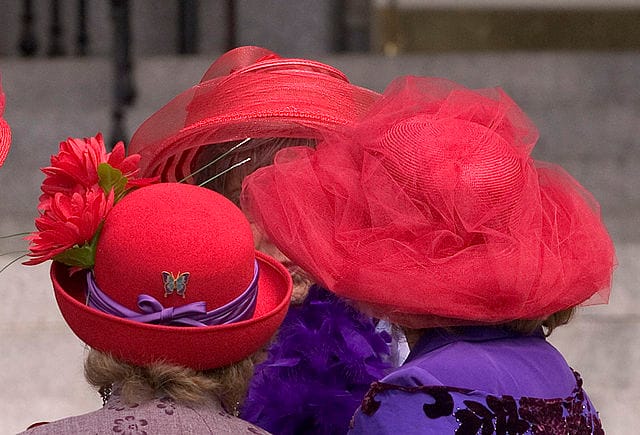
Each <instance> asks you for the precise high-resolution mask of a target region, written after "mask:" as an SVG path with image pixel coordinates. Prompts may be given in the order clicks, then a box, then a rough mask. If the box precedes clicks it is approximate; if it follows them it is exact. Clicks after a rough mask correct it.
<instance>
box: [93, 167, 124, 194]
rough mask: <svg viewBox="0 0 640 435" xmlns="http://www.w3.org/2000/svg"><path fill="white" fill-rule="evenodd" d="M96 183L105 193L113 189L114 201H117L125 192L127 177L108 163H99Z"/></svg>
mask: <svg viewBox="0 0 640 435" xmlns="http://www.w3.org/2000/svg"><path fill="white" fill-rule="evenodd" d="M98 184H99V185H100V187H102V190H104V193H105V195H108V194H109V192H110V191H111V190H112V189H113V196H114V201H115V202H118V201H119V200H120V199H122V197H123V196H124V195H125V193H126V192H125V189H126V187H127V177H125V176H124V175H122V172H121V171H120V170H119V169H116V168H114V167H113V166H111V165H110V164H108V163H100V164H99V165H98Z"/></svg>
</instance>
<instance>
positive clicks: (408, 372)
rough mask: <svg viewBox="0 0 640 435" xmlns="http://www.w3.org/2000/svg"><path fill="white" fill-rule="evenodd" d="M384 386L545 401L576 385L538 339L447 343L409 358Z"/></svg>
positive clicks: (548, 346)
mask: <svg viewBox="0 0 640 435" xmlns="http://www.w3.org/2000/svg"><path fill="white" fill-rule="evenodd" d="M383 381H384V382H388V383H392V384H396V385H405V386H418V385H446V386H449V387H460V388H468V389H474V390H482V391H485V392H488V393H491V394H510V395H514V396H533V397H545V398H550V397H564V396H566V395H568V394H570V393H571V391H573V389H574V388H575V386H576V383H575V377H574V375H573V371H572V370H571V368H570V367H569V365H568V364H567V362H566V360H565V359H564V358H563V357H562V355H561V354H560V352H558V351H557V350H556V349H555V348H554V347H553V346H552V345H551V344H550V343H548V342H547V341H546V340H544V338H538V337H520V338H507V339H496V340H486V341H481V342H479V341H476V342H473V341H464V340H460V341H455V342H451V343H448V344H446V345H444V346H441V347H438V348H436V349H431V350H429V351H427V352H422V353H420V354H418V355H414V357H413V358H412V359H411V361H409V362H407V363H406V364H405V365H404V366H402V367H400V368H399V369H398V370H396V371H395V372H393V373H391V374H390V375H389V376H387V377H386V378H384V379H383Z"/></svg>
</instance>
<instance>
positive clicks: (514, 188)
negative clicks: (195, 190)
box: [241, 77, 615, 328]
mask: <svg viewBox="0 0 640 435" xmlns="http://www.w3.org/2000/svg"><path fill="white" fill-rule="evenodd" d="M537 138H538V133H537V130H536V128H535V126H534V125H533V124H532V123H531V121H530V120H529V119H528V118H527V116H526V115H525V114H524V113H523V112H522V111H521V110H520V108H519V107H518V106H517V105H516V104H515V103H514V102H513V101H512V100H511V99H510V98H509V97H508V96H507V95H506V94H505V93H504V92H503V91H502V90H500V89H486V90H478V91H474V90H470V89H467V88H464V87H463V86H461V85H458V84H456V83H453V82H450V81H447V80H444V79H435V78H419V77H405V78H400V79H397V80H396V81H395V82H394V83H392V84H391V85H390V86H389V87H388V89H387V90H386V91H385V93H384V95H383V97H382V98H381V99H380V100H379V102H378V103H376V104H375V105H374V106H373V107H372V109H371V111H370V113H368V114H367V115H365V116H364V117H363V119H362V120H361V121H360V122H358V123H356V124H355V125H353V126H352V127H351V128H347V129H346V130H345V131H344V132H342V133H341V134H339V135H336V136H335V137H329V138H327V139H326V140H325V141H323V142H320V143H319V144H318V145H317V148H316V149H315V150H314V149H310V148H303V147H293V148H286V149H283V150H281V151H279V152H278V154H276V156H275V159H274V164H273V165H272V166H267V167H264V168H260V169H258V170H257V171H256V172H254V173H253V174H250V175H249V176H247V177H246V178H245V180H244V183H243V193H242V197H241V203H242V207H243V209H244V211H245V213H247V215H248V216H250V217H252V218H253V220H254V222H255V223H257V224H258V225H259V226H260V227H261V228H262V229H263V230H264V231H265V232H266V234H267V235H268V236H269V238H270V240H271V241H272V242H273V243H274V244H275V245H276V246H277V247H278V248H279V249H280V250H281V251H282V252H283V253H284V254H285V255H286V256H287V257H288V258H290V259H291V261H293V262H294V263H296V264H297V265H299V266H300V267H301V268H302V269H304V270H305V271H307V272H308V273H310V274H311V275H312V276H313V277H314V278H315V279H316V280H318V282H320V283H322V284H323V285H324V286H326V287H327V288H328V289H330V290H332V291H333V292H335V293H336V294H338V295H340V296H342V297H345V298H348V299H350V300H352V301H354V302H356V303H357V304H358V305H359V306H360V307H361V308H363V309H365V310H367V311H368V312H369V313H370V314H372V315H374V316H376V317H381V318H389V319H391V320H392V321H394V322H396V323H399V324H402V325H405V326H408V327H412V328H426V327H434V326H447V325H449V326H451V325H463V324H498V323H503V322H508V321H512V320H516V319H543V318H545V317H547V316H549V315H550V314H553V313H555V312H558V311H561V310H564V309H567V308H570V307H574V306H576V305H579V304H595V303H603V302H604V303H606V302H607V300H608V296H609V291H610V288H611V280H612V271H613V269H614V266H615V253H614V246H613V242H612V240H611V238H610V236H609V234H608V233H607V230H606V228H605V226H604V224H603V222H602V220H601V217H600V211H599V206H598V203H597V202H596V200H595V199H594V198H593V197H592V196H591V194H590V193H589V192H588V191H587V190H586V189H584V188H583V187H582V186H580V184H579V183H578V182H577V181H576V180H574V179H573V178H572V177H571V176H570V175H569V174H567V173H566V172H565V171H563V170H562V168H560V167H558V166H556V165H551V164H548V163H543V162H539V161H535V160H533V159H532V158H531V157H530V153H531V150H532V148H533V146H534V145H535V143H536V141H537Z"/></svg>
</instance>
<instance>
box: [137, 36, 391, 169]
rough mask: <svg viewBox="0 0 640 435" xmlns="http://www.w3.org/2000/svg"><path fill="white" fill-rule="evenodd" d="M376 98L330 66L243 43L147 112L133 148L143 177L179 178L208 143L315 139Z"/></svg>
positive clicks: (358, 113)
mask: <svg viewBox="0 0 640 435" xmlns="http://www.w3.org/2000/svg"><path fill="white" fill-rule="evenodd" d="M378 97H379V95H378V94H376V93H375V92H372V91H369V90H367V89H364V88H360V87H357V86H354V85H351V84H350V83H349V82H348V80H347V78H346V77H345V76H344V74H342V73H341V72H340V71H339V70H337V69H335V68H333V67H330V66H328V65H324V64H322V63H319V62H314V61H310V60H305V59H284V58H281V57H279V56H278V55H276V54H275V53H272V52H270V51H269V50H265V49H263V48H259V47H240V48H238V49H235V50H232V51H230V52H228V53H226V54H224V55H223V56H221V57H220V58H219V59H218V60H217V61H216V62H214V63H213V65H211V67H210V68H209V70H208V71H207V72H206V73H205V75H204V77H203V78H202V81H201V82H200V83H199V84H197V85H195V86H194V87H192V88H191V89H188V90H187V91H185V92H183V93H182V94H180V95H178V96H177V97H175V98H174V99H173V100H172V101H171V102H169V103H168V104H167V105H166V106H165V107H163V108H162V109H160V110H159V111H158V112H156V113H154V114H153V115H152V116H151V117H150V118H149V119H147V120H146V121H145V122H144V123H143V124H142V125H141V126H140V128H139V129H138V130H137V131H136V132H135V134H134V136H133V138H132V140H131V143H130V152H132V153H138V154H140V155H141V156H142V160H141V162H140V164H141V167H142V173H143V174H144V176H147V175H149V176H150V175H160V176H161V177H162V179H163V180H167V181H175V180H180V179H182V178H183V177H186V176H188V175H189V174H191V171H192V170H193V169H192V167H191V166H192V165H191V162H192V160H193V158H194V156H195V154H196V152H197V151H198V149H199V148H200V147H202V146H204V145H209V144H216V143H224V142H230V141H236V140H242V139H245V138H275V137H283V138H310V139H315V138H317V137H318V136H319V132H318V131H319V130H322V129H330V130H331V129H336V128H338V127H341V126H343V125H345V124H348V123H350V122H352V121H354V120H355V119H357V118H358V116H360V115H361V114H362V113H364V111H365V110H366V109H368V108H369V107H370V106H371V104H372V103H373V102H374V101H375V100H376V99H377V98H378Z"/></svg>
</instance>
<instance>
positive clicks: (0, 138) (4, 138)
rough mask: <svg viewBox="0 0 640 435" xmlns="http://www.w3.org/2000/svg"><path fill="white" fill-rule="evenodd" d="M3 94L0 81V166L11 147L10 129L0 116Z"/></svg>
mask: <svg viewBox="0 0 640 435" xmlns="http://www.w3.org/2000/svg"><path fill="white" fill-rule="evenodd" d="M4 102H5V98H4V93H3V92H2V82H1V81H0V166H2V164H3V163H4V160H5V159H6V158H7V154H9V146H10V145H11V129H10V128H9V124H7V121H5V120H4V118H3V117H2V115H3V114H4V104H5V103H4Z"/></svg>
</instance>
